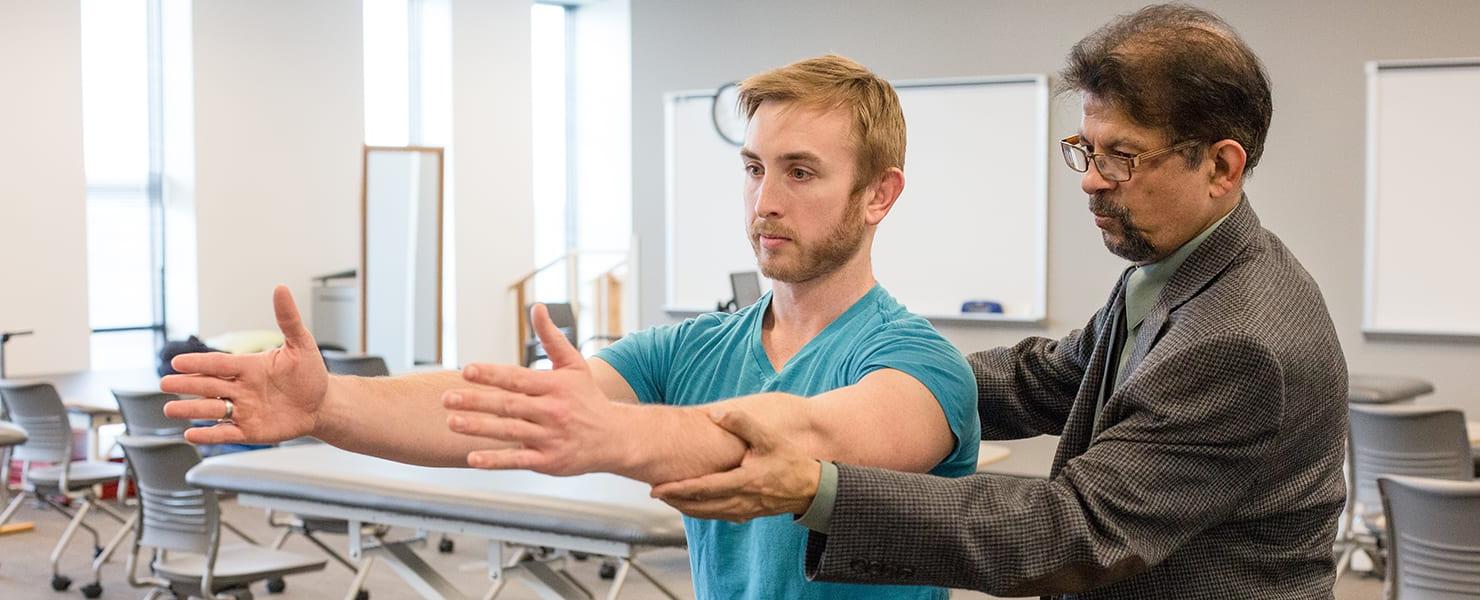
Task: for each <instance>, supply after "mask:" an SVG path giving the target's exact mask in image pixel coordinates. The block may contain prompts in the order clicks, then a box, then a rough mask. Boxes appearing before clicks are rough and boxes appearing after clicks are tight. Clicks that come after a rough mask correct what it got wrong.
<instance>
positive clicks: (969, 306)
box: [961, 300, 1002, 315]
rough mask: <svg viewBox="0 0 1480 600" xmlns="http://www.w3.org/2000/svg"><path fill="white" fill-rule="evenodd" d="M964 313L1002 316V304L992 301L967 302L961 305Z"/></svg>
mask: <svg viewBox="0 0 1480 600" xmlns="http://www.w3.org/2000/svg"><path fill="white" fill-rule="evenodd" d="M961 312H962V313H995V314H999V315H1000V314H1002V303H1001V302H993V301H991V300H967V301H965V302H962V303H961Z"/></svg>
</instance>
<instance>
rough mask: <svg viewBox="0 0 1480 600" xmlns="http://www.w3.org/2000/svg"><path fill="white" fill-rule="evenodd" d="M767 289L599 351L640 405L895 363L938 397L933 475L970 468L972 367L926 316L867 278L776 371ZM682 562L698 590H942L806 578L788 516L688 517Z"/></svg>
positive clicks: (851, 376) (843, 382)
mask: <svg viewBox="0 0 1480 600" xmlns="http://www.w3.org/2000/svg"><path fill="white" fill-rule="evenodd" d="M770 302H771V294H769V293H767V294H766V295H765V296H762V297H761V299H760V300H759V301H757V302H756V303H755V304H753V305H751V306H749V307H746V308H744V309H741V310H740V311H739V312H736V313H734V314H725V313H710V314H705V315H700V316H698V317H695V318H692V319H689V320H686V321H684V322H682V323H679V324H677V325H668V326H662V327H653V328H650V329H646V330H643V331H639V332H637V333H634V334H632V335H629V336H627V337H624V338H622V340H621V341H619V342H617V343H616V344H614V345H612V346H610V347H608V348H606V349H604V350H602V351H601V352H600V353H599V354H597V357H598V358H601V359H602V360H604V361H606V362H607V363H608V364H610V365H611V366H612V367H613V368H615V369H616V370H617V372H618V373H620V374H621V375H622V377H623V378H625V379H626V380H627V383H628V385H630V386H632V390H633V391H635V392H636V393H637V397H638V399H640V400H641V401H642V402H644V403H661V404H670V405H680V406H692V405H698V404H707V403H710V402H716V401H719V400H727V399H730V398H735V397H737V396H747V395H751V394H758V393H763V392H783V393H788V394H795V395H798V396H803V397H811V396H816V395H819V394H822V393H824V392H829V391H832V390H835V389H838V388H841V387H846V386H849V385H853V384H855V383H858V381H859V380H861V379H863V377H864V376H865V375H868V374H869V373H872V372H874V371H876V370H879V369H895V370H898V371H902V372H904V373H906V374H908V375H910V376H912V377H914V378H915V379H916V380H918V381H919V382H920V383H922V384H924V385H925V387H926V388H928V389H929V390H930V392H931V393H932V394H934V395H935V399H936V401H938V402H939V403H940V407H941V410H942V411H943V412H944V413H945V417H946V421H947V422H948V423H949V424H950V428H951V433H952V434H953V435H954V436H955V446H954V447H953V449H952V451H951V453H950V455H949V456H947V457H946V458H945V460H943V461H941V462H940V464H938V465H936V466H935V468H934V469H932V470H931V471H930V472H931V473H932V474H935V475H943V476H948V477H960V476H964V475H969V474H971V473H973V472H975V470H976V452H977V448H978V444H979V442H980V440H981V425H980V422H979V421H978V420H977V413H976V380H975V378H974V376H973V375H972V373H971V367H970V366H968V365H967V364H966V360H965V359H963V358H962V357H961V353H960V352H959V351H957V350H956V348H955V347H954V346H952V345H951V343H950V342H948V341H946V339H945V338H943V337H941V335H940V333H938V332H936V331H935V328H933V327H931V325H930V323H929V322H928V321H926V320H925V319H924V318H922V317H920V316H917V315H914V314H911V313H910V312H909V311H907V310H905V308H904V306H901V305H900V304H899V302H897V301H895V299H894V298H893V297H891V296H890V295H889V293H888V292H886V291H884V288H883V287H881V286H878V285H875V286H874V287H873V289H871V290H869V292H868V293H867V294H865V295H864V296H863V298H860V299H859V300H858V302H856V303H854V304H853V306H852V307H850V308H849V309H848V310H847V311H845V312H844V313H843V314H842V315H840V316H839V317H838V318H837V319H836V320H834V321H833V322H832V323H831V324H829V325H828V326H827V327H826V328H825V329H823V330H822V333H819V334H818V335H817V337H815V338H813V339H812V341H810V342H808V343H807V345H805V346H803V347H802V349H801V351H799V352H797V354H796V355H795V356H793V357H792V358H791V360H790V361H788V362H787V363H786V365H785V366H783V367H782V368H781V369H780V370H779V371H778V370H776V369H775V368H774V367H773V366H772V365H771V361H770V359H769V358H768V357H767V356H766V351H765V349H764V347H763V346H762V345H761V323H762V321H763V320H764V317H765V314H766V309H767V307H768V306H770ZM684 529H685V530H686V532H687V534H688V542H689V563H690V565H691V567H692V569H693V576H694V588H695V592H696V593H697V595H698V597H699V598H705V599H707V598H716V599H718V598H726V599H728V598H756V599H769V598H945V597H946V596H947V594H946V591H945V590H943V589H940V588H929V587H918V586H879V585H857V584H840V583H821V582H812V581H807V578H806V576H805V574H804V573H803V571H802V567H803V556H804V552H805V550H806V540H807V530H806V529H805V528H803V527H800V526H798V525H796V524H795V523H794V522H793V518H792V516H791V515H777V516H772V517H765V518H761V519H754V520H752V521H750V522H748V523H743V524H734V523H728V522H725V521H714V520H708V519H693V518H689V517H684Z"/></svg>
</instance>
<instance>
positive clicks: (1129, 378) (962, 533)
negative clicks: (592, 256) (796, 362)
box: [654, 5, 1346, 599]
mask: <svg viewBox="0 0 1480 600" xmlns="http://www.w3.org/2000/svg"><path fill="white" fill-rule="evenodd" d="M1061 86H1062V89H1061V91H1062V92H1074V93H1079V94H1080V95H1081V96H1082V98H1083V101H1084V112H1083V119H1082V121H1081V123H1080V128H1079V131H1078V133H1077V134H1076V135H1073V136H1070V137H1068V138H1066V139H1064V140H1063V142H1062V144H1061V148H1062V151H1063V156H1064V160H1065V161H1066V162H1067V163H1068V166H1069V167H1070V168H1072V169H1074V170H1075V171H1078V172H1082V173H1084V176H1083V178H1082V179H1081V187H1082V188H1083V190H1084V193H1085V194H1086V195H1087V196H1088V197H1089V203H1088V208H1089V211H1090V212H1091V213H1092V214H1093V216H1094V220H1095V224H1096V225H1097V226H1098V227H1099V229H1100V233H1101V236H1102V238H1103V239H1104V242H1105V246H1106V247H1107V248H1108V249H1109V250H1110V251H1111V252H1112V253H1114V254H1116V255H1117V256H1120V257H1122V258H1125V259H1126V260H1127V261H1129V262H1130V263H1132V264H1131V265H1130V267H1129V268H1127V269H1126V271H1125V273H1124V274H1123V275H1122V276H1121V277H1120V279H1119V281H1118V282H1117V283H1116V285H1115V288H1114V291H1113V292H1111V294H1110V297H1109V299H1108V300H1107V302H1106V304H1105V306H1104V307H1103V308H1102V309H1100V310H1099V311H1098V312H1097V313H1096V314H1095V315H1094V316H1093V317H1092V318H1091V319H1090V320H1089V322H1088V323H1087V324H1086V325H1085V327H1084V328H1083V329H1079V330H1076V331H1073V332H1070V333H1069V335H1067V336H1065V337H1064V338H1062V339H1058V340H1051V339H1043V338H1029V339H1026V340H1023V341H1022V342H1021V343H1019V344H1017V345H1015V346H1012V347H1006V348H996V349H993V350H987V351H984V352H977V353H974V354H971V355H970V356H968V357H967V360H968V362H969V363H970V364H971V366H972V369H973V371H974V372H975V375H976V381H977V389H978V394H979V398H978V413H979V414H980V416H981V424H982V434H983V438H984V439H1011V438H1021V437H1028V436H1034V435H1039V434H1056V435H1060V436H1061V439H1060V442H1059V449H1058V454H1057V456H1056V457H1055V459H1054V464H1053V467H1052V471H1051V476H1050V478H1049V479H1046V480H1040V479H1023V478H1014V477H1005V476H994V475H976V476H971V477H967V478H963V479H955V480H952V479H947V478H939V477H931V476H928V475H922V474H913V473H900V472H895V471H888V470H884V469H879V468H871V467H862V466H855V465H848V464H841V463H838V464H833V463H830V462H827V461H817V460H813V458H812V457H810V456H808V455H807V454H806V453H805V452H803V451H801V450H800V449H798V448H797V447H796V446H795V445H794V444H792V443H790V442H789V441H788V440H785V439H783V437H782V436H778V435H776V434H774V433H773V432H771V431H770V430H769V429H768V428H767V427H766V426H762V425H760V424H759V423H758V422H757V421H755V420H753V419H752V418H751V417H749V416H748V415H746V414H744V413H741V412H736V411H733V410H732V411H729V412H728V413H727V414H716V415H715V418H716V419H717V421H718V422H719V423H720V424H721V425H722V426H724V427H726V428H727V429H729V430H731V431H733V432H735V433H737V434H738V435H740V436H741V437H743V438H745V439H746V440H747V441H748V442H749V443H750V446H751V448H750V451H749V452H748V453H747V455H746V460H745V462H744V463H743V464H742V465H741V466H740V467H739V468H737V469H735V470H732V471H729V472H725V473H719V474H714V475H709V476H705V477H701V478H696V479H691V480H687V481H682V482H674V483H670V484H665V485H662V486H658V487H657V488H655V489H654V493H655V494H656V495H658V496H659V497H662V498H664V499H665V500H667V501H669V502H670V503H671V504H673V505H675V506H677V507H679V508H680V509H681V510H684V511H685V512H687V513H689V514H691V515H695V516H702V517H711V518H726V519H733V520H742V519H746V518H752V517H755V516H758V515H763V514H774V513H785V512H790V513H793V514H796V515H800V518H799V526H805V527H807V528H808V529H809V530H810V532H809V539H808V543H807V553H806V558H805V561H804V568H805V571H806V573H807V575H808V577H811V578H815V579H818V580H824V581H847V582H867V583H905V582H909V583H917V584H928V585H940V586H947V587H956V588H972V589H978V590H982V591H985V592H988V593H991V594H994V595H1001V596H1013V597H1016V596H1027V595H1043V594H1050V595H1051V594H1061V595H1064V597H1073V598H1126V599H1131V598H1256V597H1257V598H1330V597H1331V596H1332V591H1331V589H1332V586H1333V583H1334V578H1335V561H1334V557H1333V556H1332V551H1331V550H1332V542H1333V539H1334V536H1335V532H1336V519H1337V515H1338V514H1339V513H1340V511H1341V507H1342V504H1343V502H1344V500H1345V487H1344V485H1343V480H1342V455H1343V443H1344V442H1343V440H1344V435H1345V431H1346V406H1345V401H1344V399H1345V396H1346V363H1345V360H1344V358H1343V356H1342V352H1341V347H1340V345H1339V344H1338V341H1337V337H1336V332H1335V330H1334V327H1333V326H1332V322H1331V317H1330V314H1329V313H1328V311H1327V309H1326V305H1325V301H1324V300H1323V299H1322V297H1321V292H1320V290H1319V289H1318V287H1317V286H1316V283H1315V281H1314V280H1312V278H1311V277H1310V275H1309V274H1308V273H1307V272H1306V271H1305V269H1304V268H1302V267H1301V266H1300V263H1299V261H1297V260H1296V259H1295V257H1294V256H1293V255H1292V254H1291V253H1290V251H1289V249H1287V248H1286V247H1285V246H1284V244H1283V243H1281V242H1280V240H1279V238H1277V237H1276V236H1275V235H1274V234H1273V233H1270V232H1269V231H1268V230H1266V229H1264V228H1263V227H1262V226H1261V225H1260V223H1259V218H1258V217H1257V216H1255V214H1254V209H1253V207H1252V206H1251V205H1250V202H1249V200H1248V198H1247V197H1245V195H1244V182H1245V179H1246V178H1247V176H1248V175H1249V173H1250V171H1252V169H1253V168H1254V166H1255V165H1256V164H1258V162H1259V158H1260V155H1261V153H1262V151H1263V149H1264V140H1265V136H1266V134H1267V132H1268V130H1269V123H1270V117H1271V114H1272V106H1271V100H1270V97H1271V96H1270V88H1269V80H1268V77H1267V75H1266V74H1265V72H1264V68H1263V66H1262V65H1261V64H1260V61H1259V59H1258V58H1257V57H1256V56H1255V55H1254V53H1253V51H1252V50H1250V49H1249V47H1248V46H1247V45H1246V44H1245V43H1244V41H1243V40H1242V39H1241V38H1240V37H1239V36H1238V34H1237V33H1235V32H1234V31H1233V29H1232V28H1231V27H1229V26H1228V24H1227V23H1225V22H1224V21H1223V20H1221V19H1219V18H1218V17H1217V16H1215V15H1213V14H1211V13H1209V12H1207V11H1204V10H1201V9H1197V8H1192V7H1188V6H1185V5H1168V6H1151V7H1147V8H1145V9H1142V10H1140V11H1138V12H1136V13H1133V14H1130V15H1126V16H1123V17H1120V18H1118V19H1116V20H1114V21H1112V22H1111V23H1109V24H1108V25H1106V26H1104V27H1102V28H1101V29H1100V30H1098V31H1096V32H1095V33H1093V34H1091V35H1090V36H1088V37H1086V38H1085V39H1083V40H1082V41H1080V42H1079V43H1078V44H1076V45H1075V46H1074V48H1073V50H1072V51H1071V52H1070V54H1069V60H1068V65H1067V66H1066V67H1065V69H1064V70H1063V72H1062V73H1061ZM819 472H820V476H818V475H817V474H818V473H819ZM806 474H811V476H804V475H806Z"/></svg>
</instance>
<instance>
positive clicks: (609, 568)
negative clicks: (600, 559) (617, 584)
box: [596, 562, 617, 579]
mask: <svg viewBox="0 0 1480 600" xmlns="http://www.w3.org/2000/svg"><path fill="white" fill-rule="evenodd" d="M596 573H597V574H598V575H600V576H601V578H602V579H614V578H616V576H617V565H614V564H611V563H609V562H604V563H601V569H600V570H599V571H597V572H596Z"/></svg>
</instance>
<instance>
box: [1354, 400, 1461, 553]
mask: <svg viewBox="0 0 1480 600" xmlns="http://www.w3.org/2000/svg"><path fill="white" fill-rule="evenodd" d="M1348 416H1349V417H1350V426H1351V433H1350V436H1349V437H1348V443H1349V444H1350V449H1349V450H1348V452H1349V455H1350V456H1351V460H1352V473H1351V476H1352V480H1353V481H1354V485H1353V489H1352V494H1351V497H1350V498H1349V499H1348V507H1347V522H1346V523H1345V526H1346V527H1345V530H1346V531H1348V532H1353V531H1354V528H1353V525H1354V523H1353V521H1354V520H1355V521H1357V522H1360V524H1362V525H1363V526H1364V528H1365V529H1366V531H1367V533H1365V534H1360V533H1351V534H1349V537H1350V539H1349V540H1347V541H1349V543H1348V544H1347V545H1346V546H1345V549H1344V551H1343V553H1342V555H1341V558H1340V559H1339V562H1338V563H1337V573H1338V576H1339V574H1340V573H1342V572H1344V571H1345V570H1346V568H1347V567H1348V565H1349V563H1350V560H1351V557H1352V554H1353V553H1354V552H1356V551H1362V552H1363V553H1365V554H1367V555H1368V556H1369V557H1370V558H1371V559H1372V562H1373V566H1374V567H1375V568H1374V571H1375V572H1377V573H1379V574H1382V573H1385V572H1386V571H1387V568H1386V562H1385V561H1386V551H1385V550H1386V547H1387V546H1388V545H1389V544H1388V540H1386V539H1384V538H1386V535H1385V531H1386V529H1387V524H1386V523H1385V519H1384V517H1383V511H1382V502H1381V495H1380V492H1379V490H1378V479H1379V478H1381V477H1388V476H1394V475H1397V476H1412V477H1426V478H1431V479H1447V480H1457V481H1469V480H1472V479H1473V478H1474V465H1473V462H1472V461H1473V459H1472V458H1471V455H1470V443H1469V436H1468V435H1467V433H1466V431H1465V418H1464V413H1462V412H1460V411H1459V410H1456V409H1453V408H1445V407H1435V406H1419V405H1411V404H1390V405H1385V406H1372V405H1356V404H1354V405H1351V406H1350V412H1349V414H1348Z"/></svg>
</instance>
